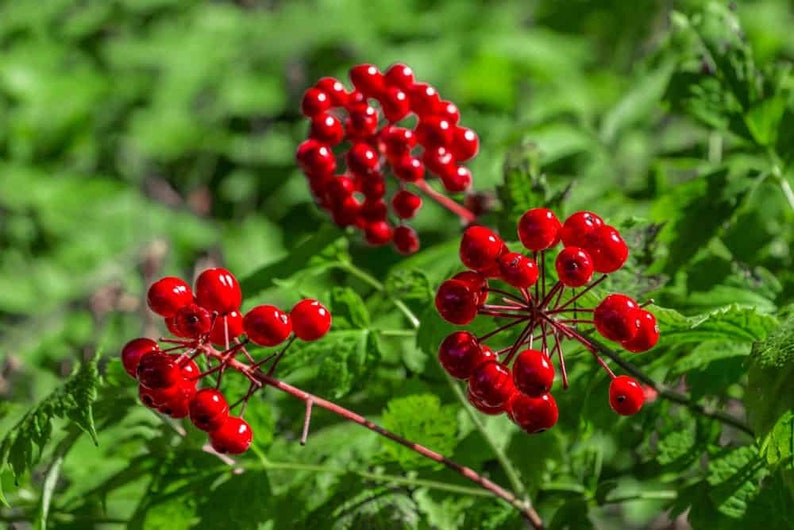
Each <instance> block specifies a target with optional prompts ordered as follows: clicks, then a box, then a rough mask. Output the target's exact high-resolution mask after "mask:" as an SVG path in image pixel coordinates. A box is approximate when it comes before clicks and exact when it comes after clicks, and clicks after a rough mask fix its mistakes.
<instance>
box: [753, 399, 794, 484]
mask: <svg viewBox="0 0 794 530" xmlns="http://www.w3.org/2000/svg"><path fill="white" fill-rule="evenodd" d="M761 456H763V457H764V458H765V459H766V463H767V464H769V465H770V466H773V467H774V466H778V465H782V466H784V468H785V469H787V470H789V471H790V470H792V469H794V465H793V464H794V411H791V410H788V411H786V412H784V413H783V415H782V416H780V418H779V419H778V420H777V422H776V423H775V425H773V426H772V429H770V431H769V434H767V435H766V436H765V437H764V438H763V439H762V441H761Z"/></svg>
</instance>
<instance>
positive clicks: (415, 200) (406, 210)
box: [391, 190, 422, 219]
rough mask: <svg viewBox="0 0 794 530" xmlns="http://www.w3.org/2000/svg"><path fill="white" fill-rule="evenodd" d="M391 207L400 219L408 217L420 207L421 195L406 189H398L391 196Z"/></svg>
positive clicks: (414, 213)
mask: <svg viewBox="0 0 794 530" xmlns="http://www.w3.org/2000/svg"><path fill="white" fill-rule="evenodd" d="M391 207H392V208H393V209H394V213H396V214H397V217H399V218H400V219H410V218H411V217H413V216H414V215H416V212H417V210H419V208H421V207H422V197H420V196H419V195H417V194H415V193H411V192H410V191H407V190H400V191H398V192H397V193H395V194H394V196H392V198H391Z"/></svg>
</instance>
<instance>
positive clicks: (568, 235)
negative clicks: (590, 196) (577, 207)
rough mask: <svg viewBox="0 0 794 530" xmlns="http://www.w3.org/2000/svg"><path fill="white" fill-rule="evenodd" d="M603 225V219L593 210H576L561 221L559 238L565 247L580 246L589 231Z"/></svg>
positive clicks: (585, 240) (585, 239) (583, 243)
mask: <svg viewBox="0 0 794 530" xmlns="http://www.w3.org/2000/svg"><path fill="white" fill-rule="evenodd" d="M603 225H604V220H603V219H601V218H600V217H599V216H597V215H596V214H594V213H593V212H576V213H575V214H572V215H571V216H570V217H568V219H566V220H565V222H564V223H563V225H562V228H560V238H561V239H562V243H563V245H565V246H567V247H582V246H584V245H585V243H586V242H587V236H588V235H589V234H590V232H592V231H593V230H595V229H596V228H598V227H600V226H603Z"/></svg>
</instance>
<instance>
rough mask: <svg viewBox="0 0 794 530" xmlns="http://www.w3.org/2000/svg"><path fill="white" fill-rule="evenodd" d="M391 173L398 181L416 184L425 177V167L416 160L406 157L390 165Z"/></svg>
mask: <svg viewBox="0 0 794 530" xmlns="http://www.w3.org/2000/svg"><path fill="white" fill-rule="evenodd" d="M392 172H393V173H394V176H395V177H397V178H398V179H400V180H404V181H405V182H416V181H417V180H419V179H421V178H422V177H424V176H425V165H424V163H423V162H422V161H421V160H419V159H418V158H415V157H413V156H410V155H407V156H404V157H402V158H400V159H399V160H397V161H396V162H395V163H394V164H393V165H392Z"/></svg>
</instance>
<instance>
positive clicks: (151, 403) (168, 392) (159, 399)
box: [138, 385, 179, 409]
mask: <svg viewBox="0 0 794 530" xmlns="http://www.w3.org/2000/svg"><path fill="white" fill-rule="evenodd" d="M177 392H179V385H173V386H170V387H166V388H161V389H153V388H146V387H145V386H143V385H138V399H140V401H141V403H143V406H145V407H146V408H150V409H157V408H158V407H159V406H160V405H162V404H163V403H165V402H166V401H168V400H169V399H171V397H172V396H174V395H176V393H177Z"/></svg>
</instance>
